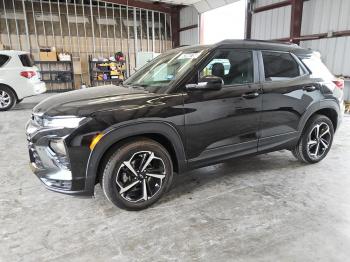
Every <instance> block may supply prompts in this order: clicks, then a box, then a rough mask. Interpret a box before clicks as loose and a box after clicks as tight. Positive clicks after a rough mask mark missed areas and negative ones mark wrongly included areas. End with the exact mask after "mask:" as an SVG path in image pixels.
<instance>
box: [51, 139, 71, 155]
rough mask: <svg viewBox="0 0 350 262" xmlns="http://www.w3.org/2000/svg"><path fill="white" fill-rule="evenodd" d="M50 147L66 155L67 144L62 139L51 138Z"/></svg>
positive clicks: (57, 152) (59, 153)
mask: <svg viewBox="0 0 350 262" xmlns="http://www.w3.org/2000/svg"><path fill="white" fill-rule="evenodd" d="M50 148H51V149H52V150H53V151H54V152H55V153H56V154H58V155H66V154H67V152H66V145H65V144H64V141H63V140H62V139H59V140H51V141H50Z"/></svg>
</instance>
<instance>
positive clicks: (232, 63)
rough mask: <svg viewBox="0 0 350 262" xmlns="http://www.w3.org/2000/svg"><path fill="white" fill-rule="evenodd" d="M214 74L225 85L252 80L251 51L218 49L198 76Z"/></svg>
mask: <svg viewBox="0 0 350 262" xmlns="http://www.w3.org/2000/svg"><path fill="white" fill-rule="evenodd" d="M208 75H214V76H219V77H221V78H222V79H223V80H224V84H225V85H235V84H245V83H252V82H253V79H254V78H253V58H252V52H250V51H245V50H234V49H232V50H218V51H217V53H216V54H215V55H214V57H213V59H212V60H210V62H209V63H208V64H207V65H206V66H205V67H204V69H203V70H201V72H200V77H204V76H208Z"/></svg>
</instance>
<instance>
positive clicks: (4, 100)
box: [0, 90, 11, 108]
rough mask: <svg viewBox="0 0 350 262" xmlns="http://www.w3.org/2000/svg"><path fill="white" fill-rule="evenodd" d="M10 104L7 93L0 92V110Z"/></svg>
mask: <svg viewBox="0 0 350 262" xmlns="http://www.w3.org/2000/svg"><path fill="white" fill-rule="evenodd" d="M10 104H11V97H10V95H9V94H8V93H6V92H5V91H3V90H0V108H6V107H8V106H9V105H10Z"/></svg>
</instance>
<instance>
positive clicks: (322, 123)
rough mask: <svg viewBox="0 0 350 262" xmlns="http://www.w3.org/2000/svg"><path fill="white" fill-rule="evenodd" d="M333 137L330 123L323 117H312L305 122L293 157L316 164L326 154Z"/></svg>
mask: <svg viewBox="0 0 350 262" xmlns="http://www.w3.org/2000/svg"><path fill="white" fill-rule="evenodd" d="M333 136H334V128H333V123H332V121H331V120H330V119H329V118H328V117H326V116H324V115H314V116H313V117H311V119H310V120H309V121H308V122H307V125H306V126H305V129H304V131H303V133H302V135H301V137H300V140H299V142H298V144H297V146H296V147H295V148H294V149H293V150H292V152H293V155H294V156H295V157H296V158H297V159H298V160H300V161H302V162H305V163H310V164H313V163H317V162H319V161H321V160H322V159H324V158H325V157H326V155H327V154H328V152H329V150H330V148H331V146H332V142H333Z"/></svg>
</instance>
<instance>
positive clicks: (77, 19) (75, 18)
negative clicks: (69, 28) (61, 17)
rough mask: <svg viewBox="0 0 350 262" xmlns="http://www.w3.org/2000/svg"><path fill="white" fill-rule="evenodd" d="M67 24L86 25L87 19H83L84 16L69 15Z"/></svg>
mask: <svg viewBox="0 0 350 262" xmlns="http://www.w3.org/2000/svg"><path fill="white" fill-rule="evenodd" d="M68 23H78V24H88V23H89V18H87V17H84V16H74V15H69V16H68Z"/></svg>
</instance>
